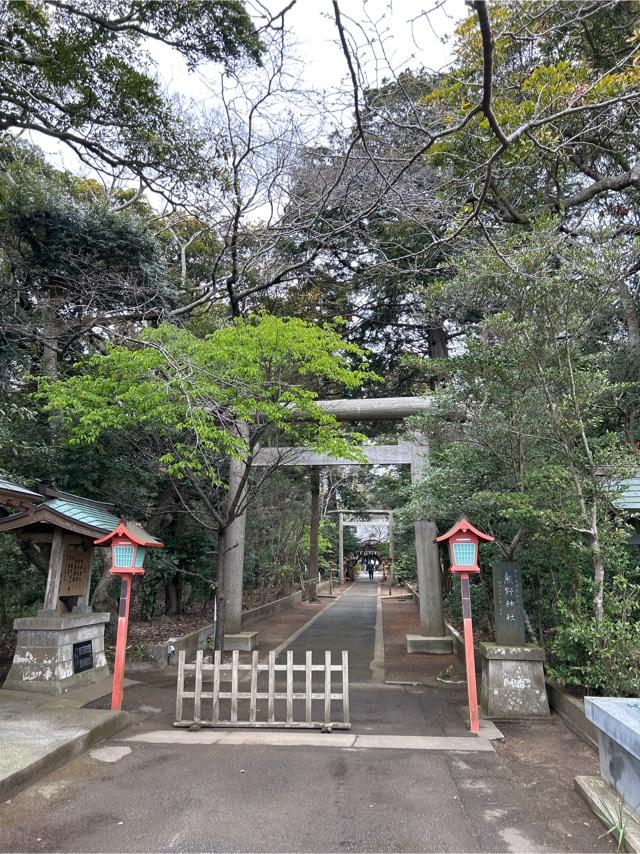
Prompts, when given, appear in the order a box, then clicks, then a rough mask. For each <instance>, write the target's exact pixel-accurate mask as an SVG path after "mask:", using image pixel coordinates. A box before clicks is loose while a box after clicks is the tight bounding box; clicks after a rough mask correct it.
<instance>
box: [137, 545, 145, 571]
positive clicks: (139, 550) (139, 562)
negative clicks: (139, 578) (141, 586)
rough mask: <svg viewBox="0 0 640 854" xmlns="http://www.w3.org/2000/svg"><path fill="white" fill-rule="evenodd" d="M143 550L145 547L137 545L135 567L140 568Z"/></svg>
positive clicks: (142, 561)
mask: <svg viewBox="0 0 640 854" xmlns="http://www.w3.org/2000/svg"><path fill="white" fill-rule="evenodd" d="M145 552H146V549H145V548H144V546H138V551H137V552H136V569H142V564H143V563H144V554H145Z"/></svg>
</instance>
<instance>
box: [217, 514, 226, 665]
mask: <svg viewBox="0 0 640 854" xmlns="http://www.w3.org/2000/svg"><path fill="white" fill-rule="evenodd" d="M226 550H227V530H226V528H219V529H218V561H217V575H218V577H217V579H216V581H217V586H216V595H215V602H216V625H215V636H214V649H219V650H220V651H221V652H222V650H223V649H224V611H225V602H224V557H225V553H226Z"/></svg>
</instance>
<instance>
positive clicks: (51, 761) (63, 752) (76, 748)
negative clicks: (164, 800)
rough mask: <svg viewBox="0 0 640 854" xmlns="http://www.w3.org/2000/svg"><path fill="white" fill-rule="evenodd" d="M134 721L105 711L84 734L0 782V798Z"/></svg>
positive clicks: (27, 784) (125, 715)
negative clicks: (103, 716) (105, 714)
mask: <svg viewBox="0 0 640 854" xmlns="http://www.w3.org/2000/svg"><path fill="white" fill-rule="evenodd" d="M137 719H138V718H137V717H136V716H135V715H132V714H130V713H129V712H109V713H108V717H105V718H103V719H102V720H100V721H97V722H96V723H95V724H94V725H92V726H90V727H89V729H88V730H87V731H86V732H83V733H81V734H80V735H78V736H76V737H75V738H73V739H70V740H69V741H67V742H65V743H64V744H61V745H60V746H59V747H56V748H55V749H53V750H51V751H50V752H48V753H46V754H45V755H44V756H40V757H39V758H38V759H35V760H34V761H33V762H30V763H29V764H28V765H25V766H24V767H22V768H19V769H18V770H17V771H14V772H13V773H11V774H7V775H6V776H4V777H2V778H1V779H0V798H2V799H4V800H6V798H7V797H9V796H10V795H14V794H16V792H18V791H20V790H21V789H24V788H25V787H26V786H30V785H31V784H32V783H35V782H36V781H37V780H39V779H40V778H41V777H45V776H46V775H47V774H50V773H51V772H52V771H55V770H56V769H57V768H60V767H61V766H62V765H66V763H67V762H69V761H70V760H71V759H73V757H74V756H77V755H78V754H80V753H84V751H85V750H87V749H88V748H89V747H91V746H92V745H94V744H96V742H98V741H102V740H103V739H105V738H110V737H111V736H112V735H115V733H117V732H119V731H120V730H122V729H124V728H125V727H127V726H129V725H130V724H132V723H134V722H135V721H136V720H137Z"/></svg>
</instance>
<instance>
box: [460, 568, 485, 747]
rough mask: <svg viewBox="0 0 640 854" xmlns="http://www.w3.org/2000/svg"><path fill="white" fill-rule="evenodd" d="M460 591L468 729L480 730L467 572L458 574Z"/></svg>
mask: <svg viewBox="0 0 640 854" xmlns="http://www.w3.org/2000/svg"><path fill="white" fill-rule="evenodd" d="M460 593H461V596H462V620H463V624H464V657H465V663H466V667H467V697H468V698H469V729H470V730H471V732H475V733H478V732H480V721H479V718H478V689H477V687H476V660H475V655H474V652H473V623H472V621H471V591H470V589H469V573H468V572H463V573H461V574H460Z"/></svg>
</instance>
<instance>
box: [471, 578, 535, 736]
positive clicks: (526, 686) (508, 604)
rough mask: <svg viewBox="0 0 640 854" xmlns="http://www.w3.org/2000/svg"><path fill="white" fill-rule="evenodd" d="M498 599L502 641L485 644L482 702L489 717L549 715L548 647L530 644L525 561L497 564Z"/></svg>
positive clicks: (482, 649) (497, 627)
mask: <svg viewBox="0 0 640 854" xmlns="http://www.w3.org/2000/svg"><path fill="white" fill-rule="evenodd" d="M493 602H494V615H495V637H496V640H495V643H481V644H480V654H481V656H482V688H481V693H480V704H481V706H482V708H483V710H484V712H485V714H486V715H487V717H489V718H500V719H503V720H504V719H509V718H539V717H548V716H549V702H548V700H547V691H546V688H545V682H544V649H542V647H540V646H537V645H536V644H529V643H526V626H525V619H524V606H523V602H522V570H521V568H520V565H519V564H517V563H512V562H506V561H500V562H497V563H495V564H494V565H493Z"/></svg>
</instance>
